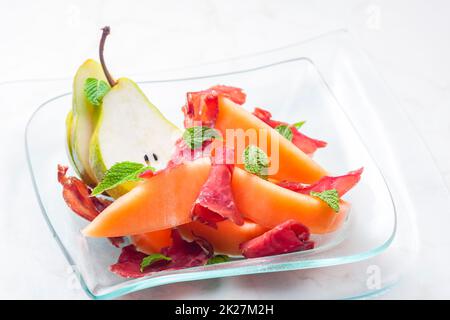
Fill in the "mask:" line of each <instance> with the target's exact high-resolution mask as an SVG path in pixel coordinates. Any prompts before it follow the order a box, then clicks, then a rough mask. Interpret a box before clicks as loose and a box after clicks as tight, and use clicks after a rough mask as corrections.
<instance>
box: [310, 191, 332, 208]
mask: <svg viewBox="0 0 450 320" xmlns="http://www.w3.org/2000/svg"><path fill="white" fill-rule="evenodd" d="M310 195H311V196H313V197H317V198H319V199H320V200H322V201H324V202H326V204H327V205H328V206H329V207H330V208H331V209H333V210H334V211H335V212H339V193H338V192H337V190H336V189H331V190H325V191H322V192H315V191H311V192H310Z"/></svg>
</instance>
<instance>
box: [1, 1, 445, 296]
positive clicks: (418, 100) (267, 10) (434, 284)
mask: <svg viewBox="0 0 450 320" xmlns="http://www.w3.org/2000/svg"><path fill="white" fill-rule="evenodd" d="M449 15H450V3H449V2H448V1H444V0H442V1H437V0H435V1H395V2H394V1H366V0H364V1H359V0H351V1H331V0H330V1H314V2H312V1H267V0H258V1H245V2H244V1H237V0H229V1H183V2H181V1H130V2H127V3H126V4H125V2H123V1H95V0H90V1H64V2H63V1H23V0H19V1H13V2H11V1H8V2H7V1H0V35H1V41H0V84H2V83H3V84H5V83H11V82H15V81H18V80H22V79H44V78H68V77H71V76H72V74H73V72H74V70H75V69H76V67H77V66H78V65H79V64H80V61H81V60H83V59H85V58H86V57H95V56H96V49H97V41H98V29H99V28H100V27H101V26H103V25H104V24H109V25H111V26H113V28H114V29H113V30H114V31H113V32H114V33H115V35H116V36H115V37H111V39H110V42H109V43H108V53H107V55H108V61H109V64H110V66H111V69H112V70H115V74H121V75H126V74H139V73H143V72H144V71H145V73H148V72H149V71H151V70H155V69H166V68H174V67H180V66H186V65H195V64H200V63H204V62H209V61H215V60H219V59H225V58H229V57H233V56H240V55H244V54H249V53H253V52H257V51H262V50H266V49H269V48H276V47H280V46H284V45H287V44H290V43H293V42H296V41H298V40H301V39H305V38H308V37H310V36H313V35H317V34H320V33H323V32H326V31H330V30H335V29H340V28H346V29H348V30H349V31H350V32H351V33H352V34H353V36H354V37H355V39H356V40H357V41H358V42H359V44H360V45H361V46H362V47H363V48H364V49H365V50H366V52H367V53H368V55H369V56H370V58H371V59H372V61H373V63H374V64H375V65H376V67H377V68H378V70H379V71H380V73H381V75H382V77H383V78H384V79H385V80H386V82H387V84H388V85H389V86H390V88H391V89H392V91H393V93H394V95H395V96H396V97H397V98H398V99H399V102H400V103H401V105H402V106H403V108H404V110H405V111H406V113H407V114H408V116H409V118H410V119H411V121H412V122H413V123H414V125H415V126H416V128H417V130H418V132H419V134H420V135H421V136H422V138H423V139H424V141H425V142H426V143H427V145H428V146H429V150H430V152H431V154H432V155H433V158H434V159H435V162H436V165H437V167H438V169H439V170H440V172H441V173H442V176H443V179H444V180H445V183H446V185H447V187H449V186H450V151H449V150H450V148H449V147H448V140H449V138H450V62H449V57H450V44H449V42H448V39H449V36H450V20H449V19H448V16H449ZM0 89H1V88H0ZM65 91H67V88H55V92H56V93H60V92H65ZM55 92H49V93H48V94H42V96H39V97H37V96H33V94H32V93H26V92H24V93H17V91H16V93H15V94H17V104H16V105H10V104H8V105H5V103H2V102H5V101H6V99H5V97H2V96H0V103H1V109H0V110H1V111H0V137H1V138H0V146H1V147H2V148H1V149H0V150H2V151H0V155H1V157H0V169H1V171H2V177H3V179H2V184H1V185H0V239H1V242H0V250H1V253H2V255H1V258H0V262H1V263H0V298H63V299H71V298H86V296H85V295H84V294H83V292H82V291H81V290H80V289H79V288H78V286H77V285H76V281H74V279H73V276H72V275H71V274H70V269H69V268H68V265H67V264H66V262H65V260H64V259H63V257H62V255H61V254H60V252H59V249H58V248H57V245H56V243H55V242H54V240H53V239H52V237H51V235H50V234H49V232H48V231H47V228H46V226H45V225H44V222H43V221H41V219H38V218H36V219H32V220H29V219H28V218H27V213H29V212H32V211H38V210H39V209H38V207H37V203H36V201H35V199H34V194H33V192H32V187H31V184H30V181H29V176H28V173H27V172H26V168H25V162H24V160H23V158H24V150H23V129H24V125H25V123H26V120H27V119H28V117H29V115H30V113H31V112H32V110H33V109H34V107H35V105H34V104H33V102H35V101H36V99H39V100H38V101H40V100H42V101H43V100H45V99H47V98H49V97H51V96H54V95H55ZM2 94H4V91H2ZM8 101H10V100H8ZM5 178H6V179H5ZM11 190H14V191H15V192H14V196H13V197H11V196H9V195H11ZM5 195H8V197H5ZM431 199H432V193H429V194H426V193H425V194H424V199H423V201H431ZM423 214H424V215H425V214H427V215H430V216H432V215H433V212H428V213H423ZM441 217H442V218H440V219H442V221H433V219H426V218H423V217H422V218H421V219H419V221H420V225H419V226H418V228H419V233H420V235H421V247H420V250H421V252H425V253H424V254H423V257H424V258H423V259H420V258H419V260H418V265H417V268H416V269H415V272H414V274H411V275H409V277H408V278H407V279H406V280H405V281H403V282H402V284H401V285H400V286H398V287H396V288H395V289H393V290H391V291H390V292H389V293H387V294H386V295H384V297H385V298H450V287H449V286H448V285H447V284H446V282H448V280H444V279H448V270H450V269H449V267H450V254H449V250H448V245H447V244H448V240H447V236H446V235H447V234H448V232H446V231H447V230H446V226H448V225H450V212H449V216H445V215H441ZM233 279H235V278H233ZM275 279H278V280H275ZM279 279H281V278H279V277H278V278H273V279H272V280H273V281H272V282H274V283H275V282H276V281H279ZM237 281H238V280H230V281H229V282H228V283H227V285H226V286H227V290H226V292H227V294H226V296H223V298H268V299H270V298H295V297H296V296H295V290H287V291H286V290H284V287H283V286H280V285H273V286H262V287H259V288H258V292H257V294H256V295H255V293H253V294H252V293H251V292H253V291H249V290H248V289H247V290H245V288H247V287H248V286H247V285H255V283H254V281H253V280H252V277H248V278H245V279H244V280H242V281H241V285H236V282H237ZM242 283H243V285H242ZM216 284H217V281H211V282H205V283H204V284H202V285H201V286H198V287H197V290H193V291H192V292H183V291H182V288H183V287H182V286H176V285H175V286H168V287H166V288H164V289H161V290H158V291H157V293H155V291H153V292H151V293H150V294H149V297H153V298H155V297H156V298H158V297H159V298H168V297H173V298H177V297H181V298H193V299H195V298H200V299H201V298H205V294H206V293H210V292H211V291H210V290H209V289H210V288H211V287H214V286H215V285H216ZM180 288H181V289H180ZM131 297H137V296H136V295H132V296H131Z"/></svg>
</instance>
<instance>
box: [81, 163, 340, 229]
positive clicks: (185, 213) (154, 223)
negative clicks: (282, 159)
mask: <svg viewBox="0 0 450 320" xmlns="http://www.w3.org/2000/svg"><path fill="white" fill-rule="evenodd" d="M210 168H211V164H210V161H209V159H207V158H202V159H199V160H196V161H194V162H187V163H185V164H182V165H180V166H178V167H175V168H173V169H171V170H166V171H163V172H162V173H160V174H158V175H156V176H154V177H152V178H151V179H148V180H144V181H143V182H142V183H140V184H139V185H138V186H137V187H136V188H134V189H133V190H131V191H130V192H129V193H127V194H126V195H124V196H122V197H120V198H119V199H117V200H116V201H115V202H113V203H112V204H111V205H110V206H109V207H107V208H106V209H105V210H104V211H103V212H102V213H100V215H99V216H98V217H97V218H95V219H94V221H92V222H91V224H89V225H88V226H87V227H86V228H85V229H84V230H83V233H84V234H85V235H86V236H90V237H117V236H126V235H135V234H141V233H146V232H152V231H157V230H163V229H169V228H172V227H176V226H179V225H182V224H185V223H189V222H191V209H192V205H193V204H194V202H195V200H196V198H197V196H198V194H199V193H200V189H201V187H202V186H203V184H204V183H205V181H206V179H207V177H208V175H209V171H210ZM231 184H232V190H233V196H234V200H235V203H236V206H237V208H238V210H239V211H240V212H241V213H242V214H243V215H244V217H245V218H248V219H250V220H252V221H254V222H255V223H257V224H258V225H261V226H262V227H264V228H268V229H270V228H273V227H275V226H276V225H278V224H280V223H282V222H284V221H286V220H289V219H294V220H297V221H299V222H301V223H303V224H304V225H306V226H307V227H308V228H309V229H310V231H311V232H312V233H327V232H332V231H334V230H336V229H337V228H339V227H340V225H341V224H342V222H343V221H344V220H345V217H346V214H347V208H348V205H347V204H346V203H345V202H342V204H341V206H342V210H341V211H340V212H338V213H336V212H334V211H333V210H332V209H331V208H330V207H329V206H328V205H327V204H326V203H325V202H323V201H322V200H319V199H318V198H315V197H311V196H308V195H304V194H300V193H297V192H294V191H291V190H288V189H285V188H283V187H280V186H278V185H276V184H274V183H271V182H269V181H266V180H264V179H261V178H259V177H257V176H255V175H252V174H250V173H248V172H246V171H244V170H242V169H239V168H235V169H234V171H233V177H232V183H231ZM223 236H224V237H226V235H223Z"/></svg>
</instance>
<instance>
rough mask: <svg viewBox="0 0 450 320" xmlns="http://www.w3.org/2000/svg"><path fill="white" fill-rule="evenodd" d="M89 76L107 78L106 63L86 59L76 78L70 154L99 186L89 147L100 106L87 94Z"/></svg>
mask: <svg viewBox="0 0 450 320" xmlns="http://www.w3.org/2000/svg"><path fill="white" fill-rule="evenodd" d="M88 78H96V79H99V80H104V81H106V77H105V74H104V73H103V69H102V66H101V65H100V64H99V63H98V62H96V61H94V60H91V59H89V60H86V61H85V62H84V63H83V64H82V65H81V66H80V67H79V68H78V71H77V73H76V75H75V77H74V80H73V95H72V111H71V115H68V118H67V120H66V128H67V139H68V141H67V142H68V153H69V157H70V159H71V161H72V162H73V164H74V168H75V171H77V173H78V174H79V176H80V178H81V179H82V180H83V181H84V182H85V183H86V184H88V185H89V186H91V187H93V186H95V185H97V182H98V180H97V178H96V176H95V174H94V171H93V170H92V168H91V166H90V165H89V147H90V140H91V137H92V133H93V132H94V129H95V127H94V126H95V124H96V122H97V118H98V114H99V111H100V110H99V107H98V106H94V105H92V104H91V103H90V102H89V101H88V99H87V98H86V96H85V93H84V85H85V81H86V79H88Z"/></svg>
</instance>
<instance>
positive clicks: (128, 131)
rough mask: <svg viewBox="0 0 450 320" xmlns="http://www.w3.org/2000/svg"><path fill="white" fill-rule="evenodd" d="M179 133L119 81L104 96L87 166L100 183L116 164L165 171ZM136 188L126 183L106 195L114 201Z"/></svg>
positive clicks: (128, 83) (137, 91)
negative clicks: (148, 166)
mask: <svg viewBox="0 0 450 320" xmlns="http://www.w3.org/2000/svg"><path fill="white" fill-rule="evenodd" d="M180 136H181V132H180V130H179V129H178V128H177V127H176V126H175V125H173V124H172V123H171V122H170V121H169V120H167V119H166V118H165V117H164V116H163V115H162V113H161V112H160V111H159V110H158V109H157V108H156V107H155V106H154V105H153V104H152V103H151V102H150V101H149V100H148V99H147V97H146V96H145V94H144V93H143V92H142V91H141V90H140V89H139V87H138V85H137V84H136V83H135V82H133V81H132V80H130V79H127V78H121V79H118V80H117V83H116V84H115V85H114V87H112V88H111V90H110V91H109V92H108V93H107V94H106V95H105V96H104V97H103V102H102V105H101V108H100V113H99V115H98V118H97V123H96V126H95V131H94V133H93V136H92V139H91V144H90V159H89V160H90V167H91V168H92V169H93V172H94V175H95V178H96V180H98V181H101V180H102V179H103V176H104V174H105V172H106V170H107V169H108V168H110V167H111V166H112V165H114V164H115V163H117V162H122V161H132V162H138V163H143V164H145V162H144V157H145V155H147V156H148V158H149V160H150V165H151V166H153V167H155V168H156V169H161V168H164V167H165V166H166V164H167V162H168V161H169V160H170V157H171V155H172V151H173V147H172V146H174V142H175V141H176V139H178V138H179V137H180ZM134 186H135V183H125V184H122V185H120V186H118V187H117V188H114V189H112V190H109V191H108V193H109V194H110V195H111V196H112V197H114V198H117V197H119V196H121V195H123V194H125V193H126V192H128V191H129V190H131V188H133V187H134Z"/></svg>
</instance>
